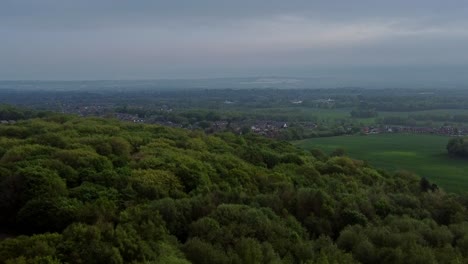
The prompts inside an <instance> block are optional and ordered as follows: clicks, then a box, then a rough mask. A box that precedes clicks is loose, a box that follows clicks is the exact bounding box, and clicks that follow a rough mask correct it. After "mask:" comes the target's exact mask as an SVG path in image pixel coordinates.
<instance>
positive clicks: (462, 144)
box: [447, 137, 468, 158]
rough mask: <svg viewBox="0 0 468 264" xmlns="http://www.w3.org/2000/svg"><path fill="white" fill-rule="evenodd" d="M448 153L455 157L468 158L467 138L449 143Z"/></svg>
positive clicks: (455, 139)
mask: <svg viewBox="0 0 468 264" xmlns="http://www.w3.org/2000/svg"><path fill="white" fill-rule="evenodd" d="M447 151H448V153H449V154H450V155H452V156H455V157H462V158H467V157H468V140H467V139H466V138H461V137H457V138H452V139H450V140H449V142H448V143H447Z"/></svg>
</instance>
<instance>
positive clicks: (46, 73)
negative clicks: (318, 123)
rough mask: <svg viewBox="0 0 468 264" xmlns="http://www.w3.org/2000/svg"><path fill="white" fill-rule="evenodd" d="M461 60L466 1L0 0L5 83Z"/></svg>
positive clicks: (467, 38) (347, 69) (434, 65)
mask: <svg viewBox="0 0 468 264" xmlns="http://www.w3.org/2000/svg"><path fill="white" fill-rule="evenodd" d="M467 65H468V1H466V0H439V1H435V0H401V1H400V0H391V1H390V0H352V1H351V0H341V1H338V0H323V1H314V0H304V1H303V0H288V1H286V0H185V1H184V0H166V1H158V0H0V79H3V80H15V79H49V80H50V79H62V80H63V79H65V80H67V79H141V78H143V79H152V78H192V77H224V76H226V77H233V76H257V75H258V76H270V75H282V76H316V75H324V74H329V75H333V74H346V73H347V74H350V75H352V74H353V73H356V72H357V71H359V70H356V69H360V70H361V72H360V73H359V74H362V72H364V71H367V70H369V69H371V70H372V69H374V70H375V69H380V71H383V72H386V71H387V70H388V71H394V73H395V74H397V73H398V72H400V73H402V72H405V71H406V70H407V69H413V70H414V71H415V72H419V73H421V72H422V73H423V72H432V73H433V72H434V69H441V72H444V71H445V72H446V73H448V72H452V73H451V75H450V76H451V78H458V77H459V79H460V80H462V79H463V78H467V77H465V76H466V75H468V72H467V71H465V70H466V69H467V67H466V66H467ZM427 69H431V70H427ZM454 69H462V70H460V71H459V72H460V74H464V75H463V76H457V75H456V74H453V70H454ZM369 72H370V71H369ZM431 76H433V75H432V74H431ZM444 76H446V77H447V76H448V75H445V73H444V74H442V75H441V76H440V78H444ZM386 77H387V78H388V77H389V75H386ZM438 78H439V77H438Z"/></svg>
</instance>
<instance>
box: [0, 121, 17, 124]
mask: <svg viewBox="0 0 468 264" xmlns="http://www.w3.org/2000/svg"><path fill="white" fill-rule="evenodd" d="M0 124H2V125H8V124H11V125H13V124H16V121H15V120H0Z"/></svg>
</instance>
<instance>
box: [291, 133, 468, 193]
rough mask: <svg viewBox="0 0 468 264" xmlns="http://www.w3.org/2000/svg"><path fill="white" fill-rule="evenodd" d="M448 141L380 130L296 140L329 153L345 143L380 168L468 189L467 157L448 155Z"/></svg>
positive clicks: (450, 188) (355, 155)
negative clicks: (375, 132)
mask: <svg viewBox="0 0 468 264" xmlns="http://www.w3.org/2000/svg"><path fill="white" fill-rule="evenodd" d="M447 141H448V137H443V136H432V135H407V134H381V135H367V136H340V137H329V138H314V139H306V140H300V141H295V142H293V144H295V145H297V146H299V147H301V148H304V149H312V148H318V149H322V150H324V151H325V152H328V153H330V152H331V151H333V150H334V149H336V148H340V147H342V148H344V149H345V150H346V153H347V155H348V156H350V157H352V158H356V159H362V160H366V161H368V162H369V163H370V164H372V165H373V166H375V167H377V168H383V169H386V170H388V171H396V170H409V171H413V172H415V173H417V174H419V175H420V176H425V177H426V178H428V179H430V180H431V181H432V182H435V183H436V184H437V185H439V186H440V187H442V188H443V189H444V190H446V191H449V192H458V193H460V192H467V191H468V160H461V159H453V158H450V157H448V155H447V151H446V150H445V146H446V144H447Z"/></svg>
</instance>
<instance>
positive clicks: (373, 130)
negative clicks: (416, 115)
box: [362, 126, 468, 136]
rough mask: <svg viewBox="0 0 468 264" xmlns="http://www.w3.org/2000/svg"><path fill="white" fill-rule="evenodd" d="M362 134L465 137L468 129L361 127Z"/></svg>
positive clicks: (448, 127) (449, 127) (446, 127)
mask: <svg viewBox="0 0 468 264" xmlns="http://www.w3.org/2000/svg"><path fill="white" fill-rule="evenodd" d="M362 133H364V134H380V133H410V134H434V135H445V136H465V135H468V128H456V127H452V126H442V127H417V126H382V127H363V128H362Z"/></svg>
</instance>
